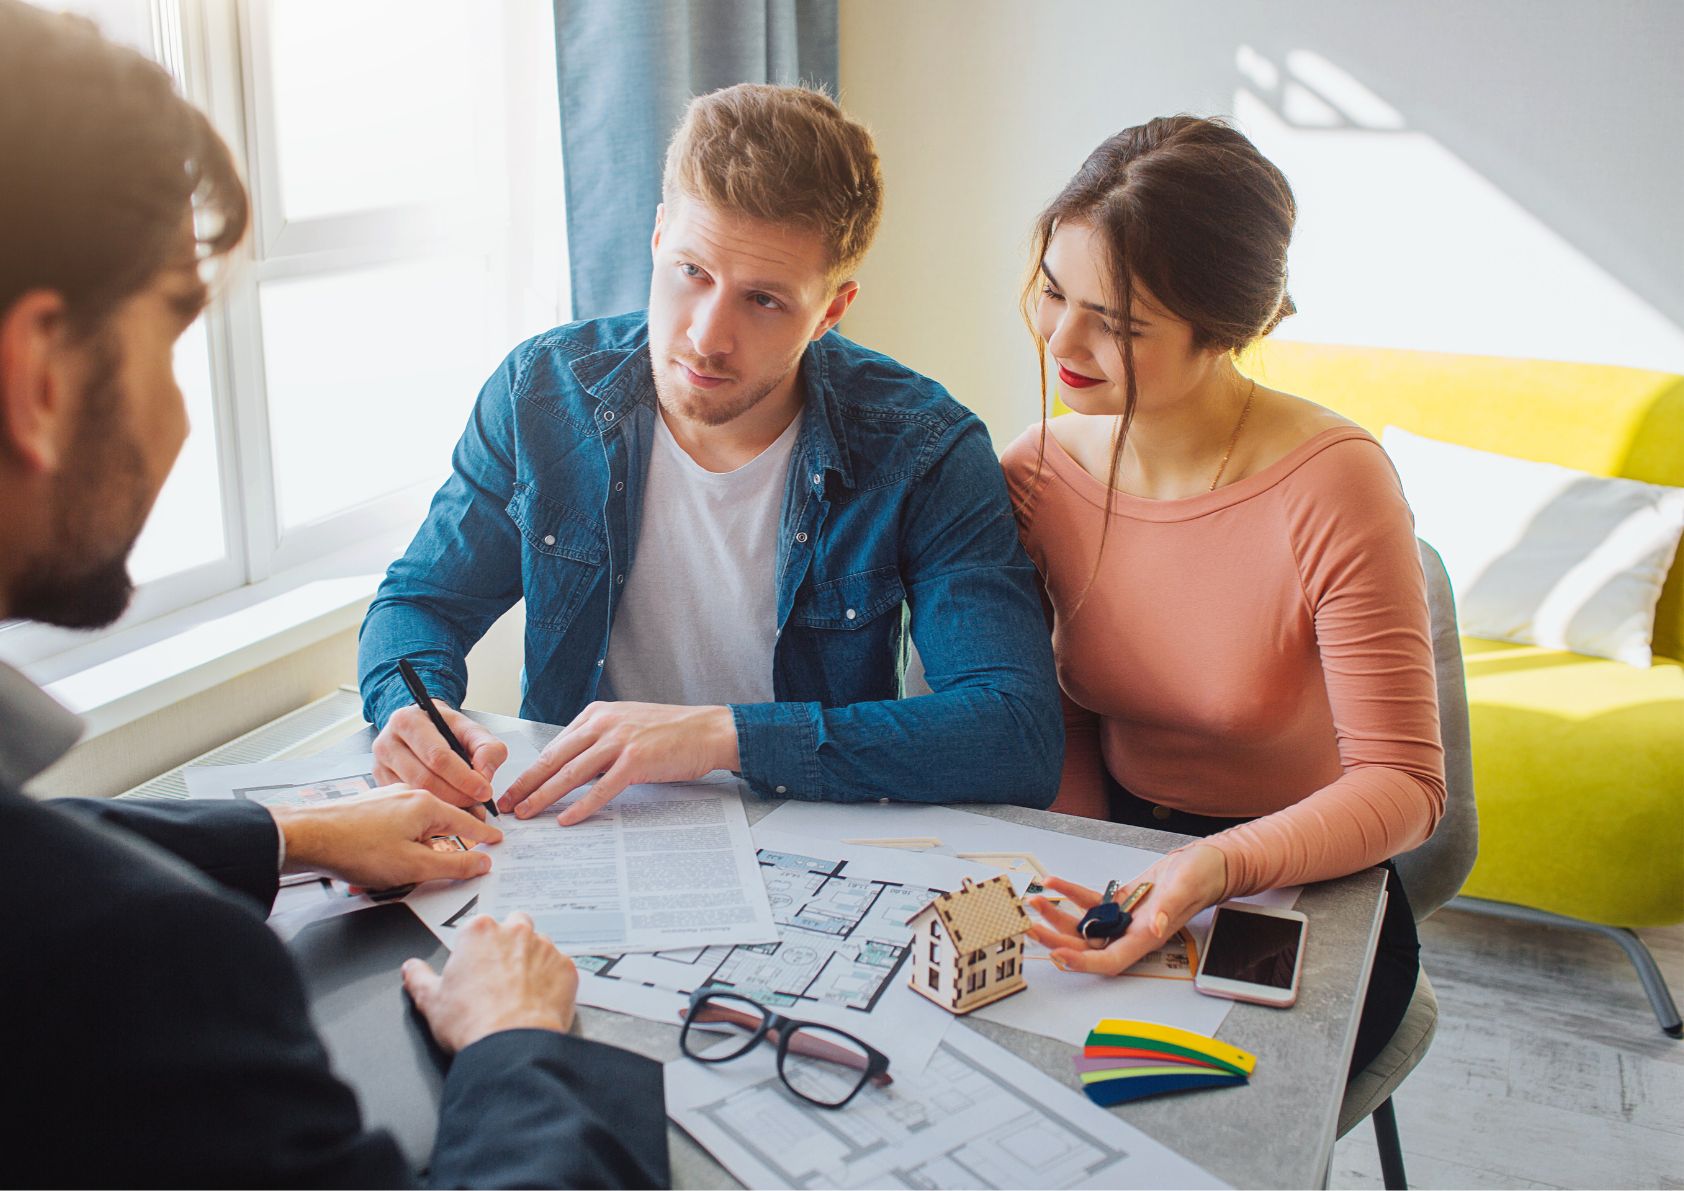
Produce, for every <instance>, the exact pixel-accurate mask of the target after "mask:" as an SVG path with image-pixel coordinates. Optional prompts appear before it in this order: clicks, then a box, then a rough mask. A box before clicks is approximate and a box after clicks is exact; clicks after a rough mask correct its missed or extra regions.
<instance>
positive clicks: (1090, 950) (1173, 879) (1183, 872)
mask: <svg viewBox="0 0 1684 1191" xmlns="http://www.w3.org/2000/svg"><path fill="white" fill-rule="evenodd" d="M1143 881H1150V882H1152V891H1151V892H1150V893H1148V894H1147V895H1146V896H1145V898H1143V899H1142V900H1141V902H1140V904H1139V905H1137V906H1135V908H1134V911H1133V920H1132V921H1131V922H1130V923H1129V928H1128V930H1127V931H1126V932H1124V933H1123V934H1121V935H1119V936H1118V937H1117V938H1115V939H1112V940H1111V941H1110V942H1108V943H1105V944H1104V945H1103V946H1101V945H1100V944H1099V942H1098V941H1097V940H1094V941H1089V940H1087V939H1084V938H1082V936H1081V935H1079V934H1077V933H1076V924H1077V923H1078V922H1080V921H1081V917H1082V914H1085V913H1086V912H1087V911H1089V910H1091V909H1093V907H1095V906H1097V905H1098V904H1099V903H1100V901H1101V900H1102V898H1101V895H1100V894H1098V893H1095V892H1094V891H1093V890H1092V889H1089V888H1087V887H1086V886H1085V885H1076V884H1072V883H1071V882H1069V881H1061V880H1059V879H1058V878H1057V877H1048V878H1047V881H1046V885H1047V888H1049V889H1052V890H1054V891H1056V892H1058V893H1062V894H1063V895H1064V896H1065V898H1066V899H1067V901H1066V904H1067V905H1068V904H1071V903H1074V904H1075V906H1076V907H1077V910H1078V912H1077V913H1076V914H1070V913H1068V912H1067V911H1065V910H1063V909H1061V908H1060V907H1059V906H1057V905H1056V904H1054V903H1053V902H1050V901H1048V900H1047V899H1046V898H1044V897H1032V898H1030V899H1029V904H1030V905H1031V906H1033V907H1034V908H1035V912H1036V913H1037V914H1039V915H1040V916H1041V917H1042V918H1043V919H1045V920H1046V921H1045V923H1044V924H1042V923H1037V924H1035V925H1034V926H1032V927H1030V928H1029V935H1030V937H1031V938H1033V939H1034V940H1035V941H1036V942H1037V943H1039V944H1041V945H1042V946H1043V947H1045V948H1047V950H1049V951H1050V952H1052V959H1053V962H1054V963H1055V964H1057V965H1058V966H1059V967H1061V968H1064V969H1066V970H1067V971H1072V972H1097V973H1099V974H1101V975H1105V976H1118V975H1121V974H1122V973H1123V972H1126V971H1128V970H1129V969H1130V968H1132V967H1133V966H1134V965H1135V964H1136V963H1138V962H1140V960H1142V959H1144V958H1145V957H1146V956H1148V955H1150V954H1151V953H1152V952H1154V951H1156V950H1157V949H1158V948H1160V947H1162V946H1163V945H1164V943H1165V941H1166V940H1168V939H1169V938H1170V937H1171V936H1173V935H1174V934H1175V932H1176V931H1178V930H1180V929H1181V928H1182V927H1183V926H1185V925H1187V922H1188V921H1189V920H1190V919H1191V918H1192V917H1193V915H1195V914H1197V913H1198V912H1199V911H1200V910H1203V909H1206V908H1208V907H1210V906H1214V905H1215V904H1216V903H1217V902H1219V901H1221V900H1222V895H1223V893H1224V892H1226V890H1227V888H1228V861H1227V858H1226V857H1224V856H1223V855H1222V853H1221V851H1219V850H1218V849H1216V848H1213V847H1211V846H1210V845H1209V844H1189V845H1187V846H1186V847H1184V848H1177V849H1176V850H1175V851H1173V852H1171V853H1170V854H1169V855H1167V856H1165V857H1164V858H1163V859H1162V860H1160V861H1158V862H1157V863H1156V864H1154V865H1153V866H1152V867H1151V868H1149V869H1147V870H1146V871H1145V872H1143V873H1141V874H1140V875H1139V876H1138V877H1136V878H1135V879H1134V880H1132V881H1130V882H1129V883H1128V884H1127V885H1124V886H1122V887H1121V888H1120V889H1118V890H1117V893H1116V900H1117V901H1119V902H1120V901H1122V900H1123V899H1124V898H1126V897H1127V896H1128V893H1129V891H1130V890H1131V889H1133V888H1134V887H1135V886H1136V885H1139V884H1140V883H1141V882H1143Z"/></svg>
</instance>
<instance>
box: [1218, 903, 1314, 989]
mask: <svg viewBox="0 0 1684 1191" xmlns="http://www.w3.org/2000/svg"><path fill="white" fill-rule="evenodd" d="M1302 932H1303V924H1302V923H1299V922H1295V921H1293V920H1292V919H1290V918H1274V917H1271V916H1269V915H1267V914H1247V913H1245V912H1243V911H1237V910H1226V909H1219V910H1217V911H1216V921H1215V923H1214V925H1213V926H1212V927H1211V931H1210V938H1209V940H1208V941H1207V942H1206V943H1205V961H1204V974H1205V975H1206V976H1215V977H1218V978H1219V979H1222V980H1243V981H1245V982H1246V983H1247V984H1261V985H1263V986H1264V987H1266V988H1291V987H1292V973H1293V970H1294V969H1295V968H1297V966H1298V948H1299V945H1300V944H1301V942H1302Z"/></svg>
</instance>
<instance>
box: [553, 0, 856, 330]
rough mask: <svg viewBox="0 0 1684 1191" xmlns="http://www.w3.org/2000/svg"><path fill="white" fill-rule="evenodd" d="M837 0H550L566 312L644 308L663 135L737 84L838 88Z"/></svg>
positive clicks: (579, 314)
mask: <svg viewBox="0 0 1684 1191" xmlns="http://www.w3.org/2000/svg"><path fill="white" fill-rule="evenodd" d="M836 14H837V0H555V35H556V69H557V75H558V79H559V83H560V88H561V143H562V166H563V169H564V170H565V171H566V178H567V247H568V257H569V262H570V266H569V267H570V271H571V274H572V288H573V317H574V318H576V319H583V318H597V317H600V316H602V315H608V314H620V313H623V312H625V311H628V310H640V309H642V308H643V306H644V305H646V304H647V302H648V300H649V234H650V232H651V231H652V230H653V229H654V222H655V206H656V204H657V203H659V202H660V201H661V163H662V160H663V158H664V156H665V154H666V147H667V139H668V138H669V137H670V136H671V135H672V130H673V129H674V127H676V126H677V124H678V120H679V117H680V116H681V115H683V113H684V107H685V105H686V104H687V103H689V101H690V99H691V98H692V97H693V96H696V95H700V94H702V93H703V92H706V91H712V90H715V89H717V88H719V87H728V86H730V85H731V84H733V83H806V84H809V85H813V86H818V87H822V88H824V89H825V90H827V91H829V92H830V93H831V94H832V95H834V94H836V75H837V66H836V42H837V35H836V25H837V15H836Z"/></svg>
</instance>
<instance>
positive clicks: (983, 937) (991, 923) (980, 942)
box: [919, 873, 1029, 951]
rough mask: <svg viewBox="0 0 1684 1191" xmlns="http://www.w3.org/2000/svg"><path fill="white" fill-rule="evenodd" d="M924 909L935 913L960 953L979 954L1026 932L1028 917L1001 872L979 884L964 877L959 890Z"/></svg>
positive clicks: (945, 895)
mask: <svg viewBox="0 0 1684 1191" xmlns="http://www.w3.org/2000/svg"><path fill="white" fill-rule="evenodd" d="M924 909H925V910H934V911H935V914H936V917H938V918H940V919H941V924H942V926H944V927H945V928H946V929H947V933H948V936H949V937H950V938H951V939H952V940H953V943H954V945H955V946H956V947H958V948H959V950H961V951H981V950H982V949H983V948H985V947H992V946H994V944H996V943H998V942H1000V941H1001V940H1003V939H1009V938H1012V937H1013V936H1014V935H1021V934H1023V933H1024V932H1025V931H1027V930H1028V929H1029V915H1027V914H1025V913H1024V912H1023V905H1022V903H1021V902H1019V901H1018V900H1017V891H1016V890H1014V889H1013V888H1012V881H1011V878H1010V877H1008V876H1006V875H1005V874H1004V873H1002V874H1001V875H1000V876H998V877H990V878H989V879H988V880H986V881H984V882H982V884H980V885H979V884H977V883H976V882H974V881H972V880H971V879H970V878H969V877H966V878H965V884H964V886H963V887H962V888H959V889H955V890H954V891H953V892H952V893H944V894H942V895H941V896H940V897H938V898H936V899H935V900H934V901H932V902H931V903H930V904H929V905H927V906H925V907H924ZM923 912H924V911H923V910H920V911H919V913H920V914H921V913H923Z"/></svg>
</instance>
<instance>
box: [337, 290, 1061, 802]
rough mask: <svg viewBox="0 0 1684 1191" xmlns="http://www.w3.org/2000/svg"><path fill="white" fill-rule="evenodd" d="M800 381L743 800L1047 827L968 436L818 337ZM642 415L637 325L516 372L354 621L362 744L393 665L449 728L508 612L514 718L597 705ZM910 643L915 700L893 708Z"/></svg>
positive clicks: (1005, 540) (738, 710) (565, 335)
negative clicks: (407, 668)
mask: <svg viewBox="0 0 1684 1191" xmlns="http://www.w3.org/2000/svg"><path fill="white" fill-rule="evenodd" d="M799 381H800V384H801V386H802V389H803V392H804V395H805V401H806V405H805V409H806V416H805V417H804V418H803V419H802V427H801V430H800V433H799V436H798V437H797V440H796V444H795V449H794V453H793V455H792V457H791V462H790V469H789V476H788V479H787V481H786V483H785V487H784V497H783V508H782V514H781V518H780V527H781V528H780V535H781V538H780V545H779V549H778V554H777V557H776V558H775V559H773V558H768V559H767V560H766V562H767V565H768V566H775V567H776V568H777V570H776V576H777V628H778V636H777V645H776V647H775V650H774V654H773V659H772V682H773V693H774V697H775V702H772V703H762V704H746V705H736V706H733V707H732V708H731V713H732V716H733V719H734V721H735V723H736V728H737V740H738V750H739V753H740V758H741V773H742V776H743V778H744V779H746V780H747V782H748V783H749V785H750V786H751V787H752V788H753V789H754V790H755V791H756V792H757V793H759V794H761V795H764V796H767V797H789V798H803V799H829V800H834V801H863V800H866V799H897V800H905V801H913V802H1012V803H1018V804H1020V805H1025V806H1035V807H1044V806H1047V805H1049V804H1050V803H1051V802H1052V799H1053V796H1054V794H1055V793H1056V792H1057V788H1058V780H1059V770H1060V767H1061V765H1062V762H1063V751H1064V728H1063V717H1062V714H1061V711H1060V708H1059V696H1058V685H1057V678H1056V677H1055V674H1054V670H1053V659H1052V649H1051V645H1050V642H1049V639H1048V633H1047V623H1046V620H1045V617H1044V614H1043V612H1042V608H1041V600H1040V596H1039V589H1038V587H1037V585H1036V579H1035V571H1034V569H1033V567H1032V566H1031V564H1030V562H1029V560H1028V558H1027V557H1026V556H1025V555H1024V552H1023V548H1022V546H1021V545H1020V544H1019V542H1018V535H1017V529H1016V526H1015V524H1014V521H1013V518H1012V514H1011V508H1010V504H1009V502H1008V498H1007V495H1006V487H1005V481H1004V478H1003V476H1002V474H1001V471H1000V465H999V461H998V459H997V458H996V456H995V454H994V449H993V447H992V446H991V445H990V443H989V439H988V434H987V431H986V430H985V429H984V427H983V425H982V423H981V422H980V421H978V420H977V418H976V416H975V415H974V414H972V413H970V412H969V411H968V410H966V409H965V408H964V407H963V406H961V405H960V404H959V403H958V402H956V401H954V400H953V399H952V398H951V397H949V396H948V395H947V393H946V391H945V390H943V389H942V387H941V386H940V385H938V384H936V383H935V382H933V381H931V380H929V379H928V378H926V377H923V376H920V375H918V374H917V373H915V372H912V371H911V370H910V369H907V368H905V367H903V366H901V365H900V364H897V363H895V362H894V361H893V360H891V359H889V358H888V357H886V356H883V355H880V354H878V353H876V352H871V351H867V350H866V349H864V348H862V347H860V346H858V345H857V344H854V343H851V342H849V341H848V340H846V339H844V338H842V336H840V335H838V334H836V333H835V332H831V333H829V334H826V335H825V336H824V337H822V338H821V339H819V340H817V341H815V342H813V343H811V344H809V345H808V347H807V350H806V353H805V354H804V356H803V357H802V360H801V371H800V378H799ZM656 410H657V405H656V399H655V387H654V379H653V374H652V371H651V365H650V354H649V345H648V323H647V320H646V319H645V317H644V316H643V315H642V314H633V315H623V316H620V317H616V318H607V319H596V320H592V321H589V322H583V323H573V324H570V325H567V326H563V327H558V328H556V329H554V330H552V331H549V332H547V333H545V334H543V335H539V336H537V337H536V338H534V339H530V340H528V341H527V342H525V343H523V344H521V345H520V346H519V347H517V348H516V349H515V350H514V351H513V352H512V353H510V355H509V357H508V358H507V359H506V360H505V361H504V362H503V364H502V366H501V367H500V368H499V369H498V370H497V372H496V373H495V374H494V375H493V376H492V377H491V379H490V380H489V381H487V382H486V385H485V387H484V389H482V390H481V392H480V395H479V399H478V401H477V403H476V404H475V407H474V411H473V414H472V416H471V417H470V419H469V421H468V426H467V429H466V430H465V431H464V432H463V434H462V438H461V440H460V441H459V442H458V443H457V445H456V451H455V454H454V456H453V460H452V462H453V467H454V471H453V474H452V475H451V477H450V478H449V479H448V480H447V481H445V484H444V486H443V487H442V488H440V489H439V491H438V493H437V495H435V496H434V498H433V503H432V507H431V509H430V510H429V511H428V514H427V518H426V520H425V522H423V524H422V526H421V529H420V531H419V532H418V533H417V534H416V535H415V540H414V541H413V542H411V543H410V546H409V549H408V550H407V551H406V552H405V554H404V556H403V557H402V558H400V559H398V561H397V562H395V563H393V564H392V566H391V568H390V569H389V570H388V571H387V573H386V579H385V581H384V582H383V583H382V584H381V586H380V590H379V592H378V593H377V595H376V596H375V599H374V602H373V604H372V605H371V606H370V608H369V611H368V616H367V618H366V619H365V620H364V621H363V627H362V635H361V646H360V651H359V654H360V655H359V662H358V670H359V677H360V683H361V687H362V693H363V699H364V704H363V706H364V712H365V714H366V715H367V716H368V718H369V720H371V721H372V722H373V723H375V724H376V725H384V723H385V721H386V719H387V717H388V716H390V715H391V714H392V712H394V711H396V710H397V709H398V708H399V707H402V706H405V705H406V704H408V703H409V702H410V699H409V696H408V693H407V692H406V690H405V688H404V685H403V681H402V679H401V677H400V676H399V674H398V673H397V660H398V659H399V658H400V657H406V656H407V657H408V658H410V659H411V661H412V662H413V663H414V665H415V666H416V668H417V670H419V671H420V672H421V674H422V677H423V679H424V680H425V682H426V683H427V686H428V688H429V690H431V691H432V693H433V694H434V695H435V696H437V697H440V698H442V699H444V700H445V701H446V702H449V703H451V704H457V705H459V704H460V702H461V700H462V696H463V693H464V692H465V690H466V689H467V671H466V666H465V665H464V661H463V659H464V657H465V656H466V654H467V652H468V649H469V648H470V647H471V646H472V645H473V643H474V642H475V641H477V640H478V639H479V638H480V637H481V636H482V635H483V634H484V633H485V631H486V630H487V629H488V628H489V627H490V626H491V625H492V623H493V622H494V621H495V620H496V619H497V618H498V617H499V616H500V615H502V613H503V612H505V611H506V610H507V609H508V608H510V607H511V606H512V605H513V604H514V603H515V602H516V601H517V600H520V599H522V598H524V599H525V600H526V667H525V671H524V674H523V683H524V687H525V689H524V691H523V696H524V698H523V702H522V705H521V715H522V716H523V717H525V718H527V719H532V720H540V721H544V722H548V723H556V724H565V723H568V722H569V721H570V720H572V719H573V717H574V716H576V715H577V714H578V713H579V712H580V711H581V710H583V709H584V707H585V705H586V704H588V703H590V702H591V701H592V700H593V699H594V698H596V691H597V683H598V680H599V679H600V678H601V675H602V667H603V663H604V661H605V659H606V658H607V656H608V639H609V634H610V632H612V630H613V624H614V614H615V609H616V607H617V605H618V603H619V599H620V596H621V594H622V593H623V591H624V590H625V588H624V582H625V577H626V576H627V575H628V574H630V573H631V568H632V566H633V564H634V562H635V560H636V557H637V532H638V527H639V525H640V524H641V517H642V506H641V501H642V489H643V481H644V476H645V475H646V473H647V468H648V463H649V454H650V444H651V442H652V440H653V431H654V426H655V418H656V417H657V413H656ZM672 613H673V615H674V616H683V615H684V614H685V609H684V608H682V607H675V608H674V609H673V610H672ZM909 631H910V636H911V639H912V640H914V641H916V642H917V646H918V652H919V655H920V657H921V659H922V661H923V663H924V673H925V681H926V682H927V683H928V684H929V686H930V688H931V691H932V693H930V694H924V695H917V696H913V697H903V694H904V690H903V686H904V682H903V680H904V673H905V666H906V659H907V650H906V646H907V640H908V638H907V634H908V632H909Z"/></svg>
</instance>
